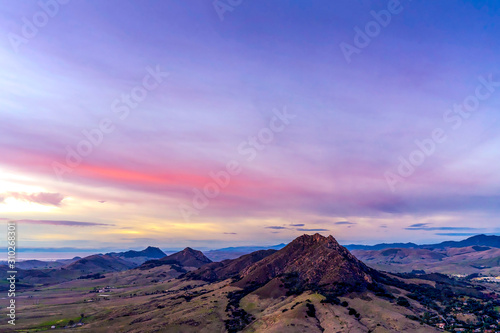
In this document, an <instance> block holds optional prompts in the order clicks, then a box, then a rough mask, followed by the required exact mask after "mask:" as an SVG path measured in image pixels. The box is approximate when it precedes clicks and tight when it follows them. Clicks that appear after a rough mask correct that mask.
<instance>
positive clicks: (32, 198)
mask: <svg viewBox="0 0 500 333" xmlns="http://www.w3.org/2000/svg"><path fill="white" fill-rule="evenodd" d="M7 198H14V199H16V200H21V201H26V202H33V203H37V204H40V205H52V206H60V205H61V202H62V201H63V200H64V195H62V194H61V193H49V192H38V193H25V192H7V193H5V194H3V195H1V196H0V203H1V202H3V201H5V199H7Z"/></svg>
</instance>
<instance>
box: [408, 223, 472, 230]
mask: <svg viewBox="0 0 500 333" xmlns="http://www.w3.org/2000/svg"><path fill="white" fill-rule="evenodd" d="M429 224H430V223H415V224H412V225H410V226H408V227H406V228H405V230H427V231H438V230H441V231H446V230H448V231H452V230H457V231H459V230H463V231H466V230H480V229H479V228H471V227H430V226H429Z"/></svg>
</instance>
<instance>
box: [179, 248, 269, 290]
mask: <svg viewBox="0 0 500 333" xmlns="http://www.w3.org/2000/svg"><path fill="white" fill-rule="evenodd" d="M276 251H277V250H260V251H255V252H252V253H249V254H245V255H243V256H241V257H239V258H237V259H226V260H224V261H222V262H212V263H209V264H206V265H204V266H202V267H201V268H199V269H198V270H196V271H193V272H190V273H188V274H186V276H185V277H186V278H187V279H190V280H202V281H207V282H215V281H220V280H226V279H229V278H231V277H234V276H238V274H239V273H240V272H241V271H242V270H244V269H246V268H248V267H250V266H251V265H252V264H254V263H256V262H258V261H260V260H262V259H264V258H265V257H267V256H270V255H271V254H273V253H275V252H276Z"/></svg>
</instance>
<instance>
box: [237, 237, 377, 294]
mask: <svg viewBox="0 0 500 333" xmlns="http://www.w3.org/2000/svg"><path fill="white" fill-rule="evenodd" d="M372 273H375V272H374V271H373V270H372V269H371V268H368V267H367V266H366V265H365V264H363V263H362V262H361V261H359V260H358V259H356V257H354V256H353V255H352V254H351V253H350V252H349V251H348V250H347V249H346V248H344V247H342V246H340V245H339V244H338V243H337V241H336V240H335V239H334V238H333V237H332V236H328V237H323V236H321V235H320V234H315V235H312V236H310V235H303V236H300V237H298V238H297V239H295V240H294V241H293V242H291V243H290V244H288V245H287V246H286V247H284V248H283V249H281V250H279V251H278V252H276V253H274V254H272V255H270V256H268V257H266V258H264V259H263V260H261V261H258V262H257V263H255V264H253V265H252V266H250V267H249V268H247V269H245V270H243V271H242V272H241V274H240V276H241V277H242V279H241V281H239V282H237V283H236V284H235V285H237V286H240V287H245V286H248V285H251V284H254V285H256V284H263V283H267V282H269V281H270V280H272V279H274V278H276V277H279V276H283V275H286V274H289V275H294V276H295V278H296V279H297V281H296V283H297V284H299V285H301V287H303V288H305V289H308V288H310V289H314V290H317V289H318V288H320V289H322V290H330V291H339V292H340V291H341V290H343V291H346V290H363V289H364V288H365V287H366V285H367V284H370V283H372V282H373V277H372V276H371V274H372Z"/></svg>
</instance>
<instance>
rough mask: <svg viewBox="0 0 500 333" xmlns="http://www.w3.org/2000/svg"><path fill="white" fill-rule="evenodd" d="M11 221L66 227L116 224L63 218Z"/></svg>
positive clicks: (109, 225)
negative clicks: (62, 219)
mask: <svg viewBox="0 0 500 333" xmlns="http://www.w3.org/2000/svg"><path fill="white" fill-rule="evenodd" d="M11 221H14V222H17V223H26V224H47V225H58V226H66V227H96V226H105V227H112V226H115V225H114V224H108V223H95V222H81V221H61V220H30V219H22V220H11Z"/></svg>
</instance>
